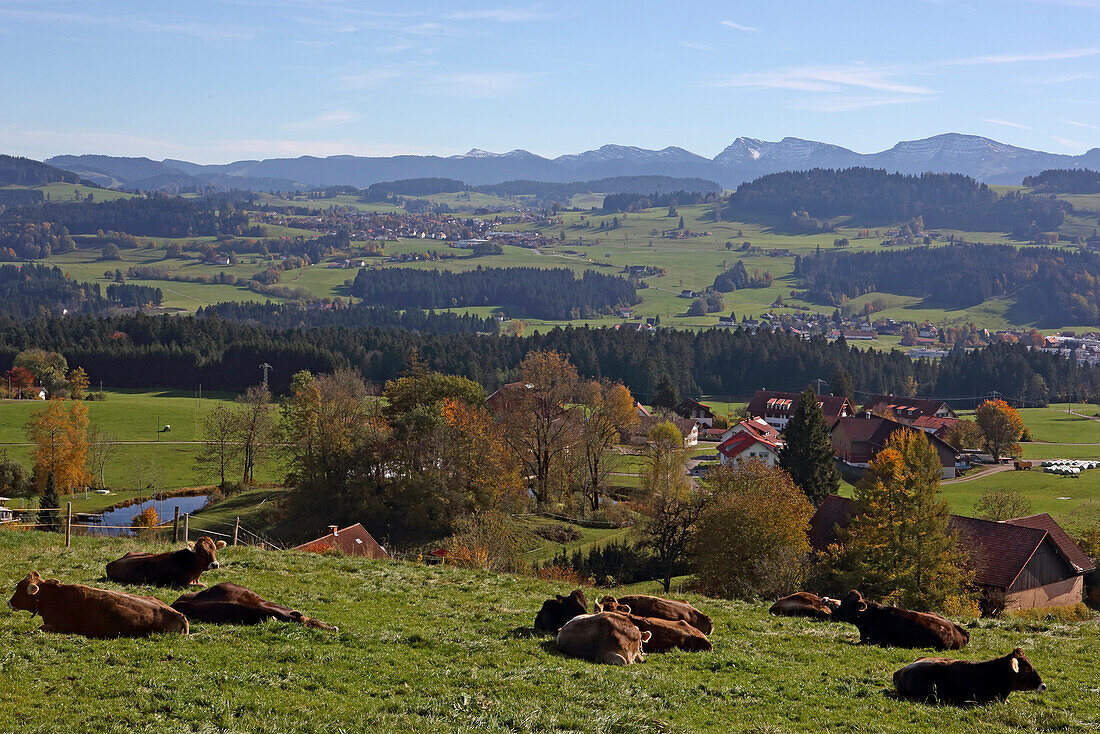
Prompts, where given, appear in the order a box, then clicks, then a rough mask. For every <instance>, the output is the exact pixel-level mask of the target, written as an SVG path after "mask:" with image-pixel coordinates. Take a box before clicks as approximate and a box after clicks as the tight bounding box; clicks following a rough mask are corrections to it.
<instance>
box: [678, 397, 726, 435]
mask: <svg viewBox="0 0 1100 734" xmlns="http://www.w3.org/2000/svg"><path fill="white" fill-rule="evenodd" d="M672 412H673V413H675V414H676V415H678V416H680V417H681V418H694V419H695V420H697V421H699V423H700V424H701V425H703V426H706V427H707V428H713V427H714V419H715V418H717V417H718V416H716V415H715V414H714V411H713V410H711V408H710V406H709V405H706V404H705V403H700V402H699V401H698V400H696V399H695V398H684V399H683V400H681V401H680V404H679V405H677V406H676V407H675V408H673V409H672Z"/></svg>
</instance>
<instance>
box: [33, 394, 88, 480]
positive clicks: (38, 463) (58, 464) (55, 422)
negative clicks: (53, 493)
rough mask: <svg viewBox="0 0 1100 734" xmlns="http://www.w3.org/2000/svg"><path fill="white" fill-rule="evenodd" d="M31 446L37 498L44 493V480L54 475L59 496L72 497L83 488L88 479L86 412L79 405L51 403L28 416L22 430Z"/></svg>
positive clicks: (70, 402) (81, 404)
mask: <svg viewBox="0 0 1100 734" xmlns="http://www.w3.org/2000/svg"><path fill="white" fill-rule="evenodd" d="M25 430H26V434H27V439H28V440H29V441H30V442H31V443H33V444H34V448H33V449H31V459H32V460H33V462H34V481H35V486H36V488H37V489H38V492H39V494H41V493H42V492H44V491H45V489H46V477H47V476H49V475H50V474H53V477H54V482H55V483H56V486H57V491H58V492H59V493H62V494H65V493H71V492H75V491H77V490H78V489H80V488H82V487H84V486H86V485H87V484H88V483H89V481H90V480H91V477H90V476H89V474H88V471H87V469H86V468H85V467H86V465H87V462H88V408H87V406H85V405H84V403H82V402H77V401H65V400H50V401H47V403H46V407H44V408H43V409H42V410H39V411H38V412H36V413H34V414H33V415H31V417H30V419H29V420H28V421H27V423H26V426H25Z"/></svg>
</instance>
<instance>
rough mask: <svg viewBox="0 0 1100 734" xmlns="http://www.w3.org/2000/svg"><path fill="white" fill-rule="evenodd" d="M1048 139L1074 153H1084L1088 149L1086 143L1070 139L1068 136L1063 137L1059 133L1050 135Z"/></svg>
mask: <svg viewBox="0 0 1100 734" xmlns="http://www.w3.org/2000/svg"><path fill="white" fill-rule="evenodd" d="M1050 139H1051V140H1053V141H1054V142H1056V143H1058V144H1059V145H1061V146H1062V147H1063V148H1066V149H1068V150H1071V151H1073V152H1075V153H1084V152H1085V151H1086V150H1088V149H1089V145H1088V143H1082V142H1081V141H1080V140H1071V139H1069V138H1063V137H1061V136H1059V135H1051V136H1050Z"/></svg>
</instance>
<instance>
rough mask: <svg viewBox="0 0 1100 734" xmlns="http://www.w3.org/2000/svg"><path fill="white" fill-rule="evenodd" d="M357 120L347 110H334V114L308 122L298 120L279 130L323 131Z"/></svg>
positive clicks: (325, 114)
mask: <svg viewBox="0 0 1100 734" xmlns="http://www.w3.org/2000/svg"><path fill="white" fill-rule="evenodd" d="M358 119H359V115H357V114H355V113H354V112H349V111H347V110H336V111H334V112H324V113H322V114H319V115H317V116H316V117H312V118H310V119H308V120H298V121H296V122H288V123H286V124H284V125H281V126H280V129H282V130H286V131H288V132H297V131H301V130H324V129H326V128H330V127H337V126H339V125H347V124H348V123H351V122H355V121H356V120H358Z"/></svg>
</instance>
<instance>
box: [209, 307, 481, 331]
mask: <svg viewBox="0 0 1100 734" xmlns="http://www.w3.org/2000/svg"><path fill="white" fill-rule="evenodd" d="M195 315H196V317H198V318H220V319H225V320H227V321H235V322H238V323H245V324H256V325H260V326H264V327H266V328H269V329H277V330H279V331H284V330H288V329H302V328H315V327H323V326H338V327H342V328H345V329H361V328H364V327H368V326H380V327H386V328H393V329H401V330H405V331H417V332H431V333H435V334H474V333H486V334H495V333H496V332H497V330H498V326H499V324H498V322H497V320H496V319H494V318H493V317H491V316H486V317H484V318H483V317H481V316H477V315H476V314H469V313H453V312H449V311H444V312H439V313H437V312H435V311H432V310H427V311H424V310H420V309H405V310H399V309H396V308H388V307H386V306H369V305H366V304H356V305H354V306H346V307H338V306H336V305H332V306H325V307H320V306H305V305H298V304H293V303H289V304H281V303H271V302H270V301H269V302H267V303H256V302H255V301H227V302H224V303H216V304H214V305H213V306H206V307H204V308H200V309H199V310H198V311H196V312H195Z"/></svg>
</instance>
